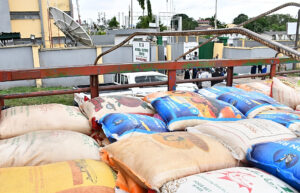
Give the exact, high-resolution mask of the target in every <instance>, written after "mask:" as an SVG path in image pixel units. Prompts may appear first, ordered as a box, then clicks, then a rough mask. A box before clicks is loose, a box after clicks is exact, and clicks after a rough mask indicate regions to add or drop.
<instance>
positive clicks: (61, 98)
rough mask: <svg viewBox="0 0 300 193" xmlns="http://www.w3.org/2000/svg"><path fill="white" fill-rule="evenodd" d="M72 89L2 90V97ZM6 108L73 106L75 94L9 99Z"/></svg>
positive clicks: (0, 91) (31, 88)
mask: <svg viewBox="0 0 300 193" xmlns="http://www.w3.org/2000/svg"><path fill="white" fill-rule="evenodd" d="M62 89H71V87H48V88H36V87H16V88H10V89H7V90H0V95H4V94H16V93H26V92H37V91H48V90H62ZM4 102H5V106H22V105H34V104H48V103H59V104H65V105H73V94H67V95H53V96H43V97H30V98H20V99H8V100H5V101H4Z"/></svg>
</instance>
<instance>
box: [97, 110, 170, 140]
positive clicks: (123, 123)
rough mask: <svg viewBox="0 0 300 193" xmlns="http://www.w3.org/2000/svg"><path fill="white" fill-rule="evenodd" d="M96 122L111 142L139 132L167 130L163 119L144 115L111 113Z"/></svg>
mask: <svg viewBox="0 0 300 193" xmlns="http://www.w3.org/2000/svg"><path fill="white" fill-rule="evenodd" d="M98 124H100V125H101V126H102V130H103V132H104V134H105V135H106V137H107V138H108V139H109V140H110V141H111V142H114V141H116V140H120V139H123V138H127V137H132V136H136V135H140V134H152V133H161V132H167V131H168V129H167V126H166V124H165V123H164V122H163V121H161V120H159V119H157V118H154V117H149V116H146V115H135V114H125V113H124V114H121V113H111V114H107V115H105V116H104V117H103V118H102V119H100V121H99V122H98Z"/></svg>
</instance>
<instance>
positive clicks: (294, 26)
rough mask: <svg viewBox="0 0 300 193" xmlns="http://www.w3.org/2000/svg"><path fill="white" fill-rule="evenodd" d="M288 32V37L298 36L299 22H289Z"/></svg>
mask: <svg viewBox="0 0 300 193" xmlns="http://www.w3.org/2000/svg"><path fill="white" fill-rule="evenodd" d="M299 29H300V28H299ZM286 30H287V35H296V30H297V22H288V23H287V29H286Z"/></svg>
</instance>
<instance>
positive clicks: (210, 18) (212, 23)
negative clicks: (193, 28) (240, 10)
mask: <svg viewBox="0 0 300 193" xmlns="http://www.w3.org/2000/svg"><path fill="white" fill-rule="evenodd" d="M204 20H208V21H209V25H211V26H212V27H215V16H212V17H207V18H205V19H204ZM217 27H218V28H225V27H226V24H225V23H222V22H220V21H219V20H217Z"/></svg>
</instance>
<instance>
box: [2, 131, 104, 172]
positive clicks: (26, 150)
mask: <svg viewBox="0 0 300 193" xmlns="http://www.w3.org/2000/svg"><path fill="white" fill-rule="evenodd" d="M0 157H1V159H0V167H15V166H36V165H43V164H48V163H53V162H59V161H69V160H74V159H94V160H100V156H99V146H98V144H97V143H96V142H95V140H93V139H92V138H91V137H89V136H87V135H84V134H81V133H77V132H73V131H60V130H57V131H35V132H31V133H27V134H24V135H21V136H18V137H14V138H10V139H5V140H0Z"/></svg>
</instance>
